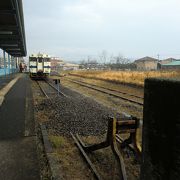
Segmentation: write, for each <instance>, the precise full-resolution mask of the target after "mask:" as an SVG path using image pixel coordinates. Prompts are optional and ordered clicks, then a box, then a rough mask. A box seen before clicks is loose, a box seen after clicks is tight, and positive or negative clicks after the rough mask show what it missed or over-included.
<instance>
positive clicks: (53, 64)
mask: <svg viewBox="0 0 180 180" xmlns="http://www.w3.org/2000/svg"><path fill="white" fill-rule="evenodd" d="M63 63H64V62H63V60H61V59H59V58H57V57H55V58H51V70H58V69H59V67H60V66H61V64H63Z"/></svg>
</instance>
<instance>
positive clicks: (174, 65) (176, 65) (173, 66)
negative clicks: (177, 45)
mask: <svg viewBox="0 0 180 180" xmlns="http://www.w3.org/2000/svg"><path fill="white" fill-rule="evenodd" d="M161 69H162V70H177V69H180V60H176V61H172V62H170V63H166V64H161Z"/></svg>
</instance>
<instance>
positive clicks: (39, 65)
mask: <svg viewBox="0 0 180 180" xmlns="http://www.w3.org/2000/svg"><path fill="white" fill-rule="evenodd" d="M37 63H38V64H37V72H43V58H42V57H39V58H38V60H37Z"/></svg>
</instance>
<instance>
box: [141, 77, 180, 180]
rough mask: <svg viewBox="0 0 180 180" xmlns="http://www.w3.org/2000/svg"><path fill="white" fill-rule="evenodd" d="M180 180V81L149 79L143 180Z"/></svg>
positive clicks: (144, 133)
mask: <svg viewBox="0 0 180 180" xmlns="http://www.w3.org/2000/svg"><path fill="white" fill-rule="evenodd" d="M179 178H180V81H175V80H163V79H146V81H145V100H144V118H143V147H142V165H141V177H140V179H141V180H158V179H159V180H160V179H162V180H175V179H179Z"/></svg>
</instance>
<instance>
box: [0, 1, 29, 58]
mask: <svg viewBox="0 0 180 180" xmlns="http://www.w3.org/2000/svg"><path fill="white" fill-rule="evenodd" d="M0 48H1V49H3V50H5V51H6V52H7V53H9V54H10V55H12V56H16V57H22V56H26V54H27V52H26V39H25V29H24V17H23V6H22V0H0Z"/></svg>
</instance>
